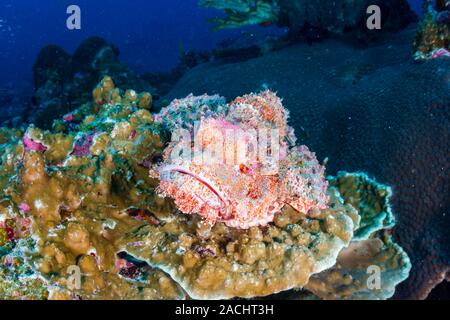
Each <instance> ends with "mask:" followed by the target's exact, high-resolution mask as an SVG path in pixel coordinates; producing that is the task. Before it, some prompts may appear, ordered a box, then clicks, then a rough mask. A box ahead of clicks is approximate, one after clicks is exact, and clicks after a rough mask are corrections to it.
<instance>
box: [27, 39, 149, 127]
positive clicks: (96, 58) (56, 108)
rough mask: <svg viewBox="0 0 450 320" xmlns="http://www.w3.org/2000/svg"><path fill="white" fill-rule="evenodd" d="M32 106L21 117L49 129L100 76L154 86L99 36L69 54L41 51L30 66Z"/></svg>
mask: <svg viewBox="0 0 450 320" xmlns="http://www.w3.org/2000/svg"><path fill="white" fill-rule="evenodd" d="M33 72H34V86H35V94H34V97H33V105H32V106H31V108H29V110H28V114H26V115H25V116H24V118H25V119H24V120H26V121H27V122H30V123H34V124H35V125H37V126H39V127H42V128H49V127H50V126H51V124H52V122H53V120H54V119H56V118H58V117H60V116H61V115H63V114H65V113H67V112H69V111H71V110H75V109H77V108H79V107H80V106H82V105H83V104H84V103H86V102H89V101H90V99H91V95H90V90H91V89H92V88H93V87H94V86H95V85H96V84H97V83H98V81H99V80H100V79H102V77H103V76H105V75H109V76H111V77H112V78H113V79H114V81H115V83H116V84H117V85H118V86H119V87H120V88H124V89H129V88H134V89H135V90H137V91H148V92H151V93H152V94H153V95H155V89H154V88H153V87H152V86H151V85H150V84H149V83H148V82H146V81H145V80H143V79H142V78H141V77H140V76H139V75H137V74H135V73H134V72H133V71H131V70H130V69H128V67H127V66H126V65H124V64H123V63H121V62H120V61H119V50H118V49H117V48H116V47H115V46H114V45H112V44H109V43H107V42H106V41H105V40H104V39H102V38H99V37H91V38H88V39H86V40H85V41H84V42H82V43H81V44H80V46H79V47H78V48H77V49H76V50H75V52H74V54H73V55H70V54H68V53H66V52H65V51H64V50H63V49H61V48H59V47H57V46H54V45H50V46H47V47H45V48H43V49H42V50H41V52H40V53H39V55H38V57H37V59H36V61H35V64H34V67H33Z"/></svg>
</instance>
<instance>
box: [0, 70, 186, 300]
mask: <svg viewBox="0 0 450 320" xmlns="http://www.w3.org/2000/svg"><path fill="white" fill-rule="evenodd" d="M99 88H101V93H102V96H103V97H104V98H105V101H102V103H101V104H98V101H97V100H95V99H94V101H93V102H92V103H90V104H89V106H85V107H84V108H82V109H78V110H75V111H73V119H80V121H76V122H71V123H66V122H64V123H63V124H60V125H57V126H56V127H57V128H59V129H61V131H60V132H56V133H54V132H49V131H43V130H41V129H38V128H36V127H33V126H31V127H29V128H28V130H27V131H26V133H25V134H24V135H23V138H22V139H21V140H19V139H12V141H9V142H10V146H9V147H8V148H6V147H5V153H2V157H3V158H4V159H5V160H6V161H2V166H1V169H2V176H1V182H2V186H3V185H4V186H5V187H4V188H3V189H2V190H3V193H2V194H1V202H0V203H1V205H0V226H1V227H0V256H3V259H2V261H1V263H0V277H1V280H2V284H1V285H0V295H1V296H2V297H4V298H11V299H19V298H24V299H33V298H50V299H78V298H82V299H99V298H100V299H102V298H103V299H117V298H128V299H147V298H152V299H161V298H182V297H184V293H183V292H182V290H181V289H180V288H179V287H178V286H177V284H176V283H174V282H173V281H172V280H171V279H170V278H168V277H167V275H165V274H164V273H163V272H161V271H159V270H156V269H155V270H149V269H148V268H145V267H144V266H142V267H139V268H138V269H139V270H137V271H136V272H138V271H139V272H141V271H142V272H141V273H140V277H139V278H134V277H133V278H130V277H129V276H128V275H130V274H131V273H130V272H128V273H127V272H125V271H124V270H122V269H120V268H119V269H117V270H116V261H120V260H121V259H123V258H119V257H116V251H117V249H116V247H115V240H116V239H117V238H119V237H121V235H123V234H124V233H125V232H126V231H127V230H128V229H129V228H134V227H138V226H139V225H142V224H144V223H145V222H143V221H142V220H140V219H136V217H135V216H132V215H130V214H128V212H129V210H128V209H129V208H130V207H131V206H133V207H140V208H145V210H148V211H152V212H154V214H155V215H161V216H164V214H165V212H167V211H168V210H170V208H171V206H170V204H169V203H167V202H164V201H159V199H158V197H157V196H156V194H155V193H154V192H152V189H153V188H155V187H156V185H157V182H156V181H155V180H154V179H151V178H149V177H148V174H147V168H145V167H143V166H142V165H141V163H142V162H143V161H145V159H147V157H148V156H149V155H153V154H159V153H161V152H162V148H163V141H162V139H161V137H160V135H159V133H160V132H161V131H163V129H162V128H160V126H159V125H157V124H155V123H154V122H153V119H152V116H151V114H150V113H149V111H148V110H146V105H145V104H144V105H143V104H142V103H140V102H139V99H134V98H132V99H130V97H127V96H126V95H125V94H123V93H122V92H121V91H120V90H118V89H116V88H115V85H114V83H113V82H112V80H111V78H109V77H105V78H104V79H103V81H102V82H101V84H100V85H99ZM113 93H114V94H117V96H114V95H113ZM137 96H138V95H137ZM112 97H114V99H115V100H114V101H113V100H112ZM144 99H145V101H148V97H145V98H144ZM63 132H65V133H63ZM5 142H7V141H5ZM4 181H5V183H4ZM3 221H5V228H3V225H2V223H3ZM25 221H28V222H29V223H28V224H27V225H24V224H23V222H25ZM13 222H14V224H12V223H13ZM27 226H28V227H29V228H30V229H29V230H28V231H27V229H26V228H25V227H27ZM3 230H5V232H3ZM3 234H5V238H4V239H3V237H2V235H3ZM3 240H4V241H3ZM21 243H24V245H25V244H27V246H28V247H27V248H25V247H24V246H22V245H20V244H21ZM17 259H19V260H20V261H19V260H17ZM16 260H17V261H19V262H18V263H19V265H20V264H22V265H23V267H22V269H23V270H22V269H20V270H19V269H17V268H16V269H12V268H11V266H10V261H16ZM70 266H76V267H78V268H80V271H81V273H82V275H83V279H82V280H83V281H82V285H81V287H80V288H72V287H70V286H69V283H68V282H67V278H68V277H69V276H70V273H69V271H68V268H69V267H70ZM21 286H22V287H21ZM25 286H26V287H25ZM111 288H115V289H114V290H111Z"/></svg>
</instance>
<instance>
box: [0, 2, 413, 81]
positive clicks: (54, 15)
mask: <svg viewBox="0 0 450 320" xmlns="http://www.w3.org/2000/svg"><path fill="white" fill-rule="evenodd" d="M409 2H410V3H411V6H412V8H413V9H414V10H415V11H416V12H418V13H420V12H421V0H409ZM71 4H77V5H79V6H80V7H81V9H82V29H81V30H76V31H69V30H68V29H67V28H66V19H67V15H66V8H67V7H68V6H69V5H71ZM217 15H220V14H219V13H218V12H217V11H216V10H211V9H205V8H200V7H199V6H198V0H150V1H148V0H130V1H122V0H104V1H90V0H77V1H68V0H61V1H53V0H44V1H38V2H37V1H35V0H2V1H1V2H0V70H1V74H0V86H1V85H7V84H9V85H11V84H12V83H14V85H20V83H21V82H29V81H30V80H31V77H32V75H31V68H32V65H33V63H34V59H35V58H36V56H37V54H38V53H39V50H40V49H41V48H42V47H43V46H45V45H48V44H56V45H59V46H61V47H62V48H64V49H65V50H67V51H68V52H73V50H75V48H76V47H77V46H78V45H79V43H80V42H81V41H82V40H84V39H85V38H87V37H89V36H91V35H97V36H101V37H104V38H105V39H107V40H108V41H110V42H112V43H114V44H115V45H117V46H118V47H119V48H120V50H121V59H122V61H124V62H125V63H126V64H127V65H129V66H130V67H131V68H133V69H135V70H137V71H140V72H145V71H161V70H164V71H167V70H169V69H170V68H173V67H174V66H175V65H176V63H177V62H178V59H179V48H180V46H183V47H184V48H185V49H186V50H211V49H212V48H214V46H215V45H216V44H217V43H218V42H220V41H222V40H225V39H229V38H233V37H236V36H239V34H241V33H242V32H243V30H242V29H239V30H223V31H220V32H214V31H212V25H211V24H210V23H209V22H208V21H207V19H208V18H211V17H214V16H217ZM244 31H245V32H252V33H253V32H259V33H265V32H273V30H270V31H268V30H267V28H258V27H256V28H255V27H253V28H245V29H244Z"/></svg>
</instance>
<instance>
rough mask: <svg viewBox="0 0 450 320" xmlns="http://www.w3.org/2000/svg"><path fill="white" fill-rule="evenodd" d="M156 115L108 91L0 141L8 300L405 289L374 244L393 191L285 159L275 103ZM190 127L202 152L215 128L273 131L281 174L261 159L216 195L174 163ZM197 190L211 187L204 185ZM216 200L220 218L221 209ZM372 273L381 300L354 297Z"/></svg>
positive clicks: (269, 99) (235, 173)
mask: <svg viewBox="0 0 450 320" xmlns="http://www.w3.org/2000/svg"><path fill="white" fill-rule="evenodd" d="M150 107H151V95H150V94H148V93H145V92H144V93H137V92H135V91H133V90H127V91H125V92H124V91H121V90H119V89H118V88H116V86H115V84H114V82H113V81H112V79H111V77H108V76H105V77H104V78H103V79H102V81H101V82H100V83H99V84H98V85H97V87H95V89H94V90H93V91H92V101H91V102H89V103H86V104H84V105H83V106H82V107H80V108H78V109H76V110H74V111H72V112H71V113H69V114H66V115H65V116H64V117H63V118H62V119H61V120H55V121H54V124H53V129H52V131H46V130H42V129H39V128H37V127H35V126H29V127H28V128H27V130H26V131H21V130H11V129H2V131H1V132H0V148H1V150H2V162H1V167H0V168H1V175H0V183H1V186H2V187H3V188H2V193H1V201H0V257H1V259H0V277H1V280H2V281H1V284H0V295H1V296H2V297H3V298H6V299H185V298H204V299H211V298H233V297H246V298H251V297H257V296H266V295H269V294H274V293H278V292H281V291H285V290H288V289H294V288H296V289H299V288H306V289H307V290H310V291H311V292H312V293H313V294H314V295H315V296H316V297H320V298H325V299H329V298H358V297H370V298H387V297H389V296H390V295H392V293H393V290H394V288H395V285H397V283H399V282H400V281H402V280H403V279H404V278H405V277H406V276H407V274H408V271H409V268H410V265H409V260H408V257H407V256H406V254H405V253H404V252H403V250H402V249H401V248H400V247H399V246H397V245H396V244H394V243H392V241H391V240H390V239H389V237H387V236H384V235H383V234H382V233H383V232H384V231H383V230H385V229H386V228H390V227H392V226H393V218H392V213H391V211H390V205H389V197H390V191H389V188H388V187H386V186H383V185H379V184H377V183H376V182H375V181H374V180H372V179H369V178H368V177H367V176H365V175H362V174H353V175H352V174H345V173H342V174H339V175H338V176H336V177H334V178H333V177H329V178H328V182H329V183H328V182H327V181H326V180H325V176H324V167H323V166H321V165H320V164H319V163H318V161H317V159H316V158H315V155H314V154H313V153H312V152H310V151H309V150H308V148H307V147H306V146H296V145H295V141H296V138H295V135H294V132H293V129H292V128H291V127H290V126H289V125H288V124H287V119H288V112H287V110H286V109H285V108H284V107H283V105H282V103H281V100H280V99H279V98H278V97H277V96H276V95H275V94H274V93H272V92H270V91H263V92H261V93H259V94H249V95H244V96H242V97H238V98H236V99H234V100H233V101H232V102H230V103H228V104H226V103H225V101H224V99H223V98H221V97H219V96H211V97H209V96H200V97H194V96H188V97H187V98H185V99H179V100H175V101H173V102H172V103H171V104H170V105H169V106H168V107H167V108H164V109H162V110H161V111H160V113H158V114H156V115H152V114H151V113H150V112H149V108H150ZM196 121H200V123H201V124H204V125H205V126H204V127H203V131H202V129H201V128H200V129H199V130H198V131H197V135H199V136H201V137H202V139H201V141H202V142H206V141H209V142H213V141H214V138H213V137H214V136H215V135H214V134H213V133H214V132H215V133H218V132H221V130H223V129H224V128H239V129H240V130H243V131H249V132H252V130H254V129H255V128H263V129H276V130H278V132H279V136H278V137H277V140H276V141H275V142H271V144H270V151H271V152H270V154H271V155H277V154H278V155H279V156H280V159H279V160H280V165H279V168H278V170H279V171H278V172H276V173H274V171H273V170H274V167H273V162H272V161H270V158H269V160H268V161H263V160H262V158H258V159H257V161H256V162H255V163H253V164H256V165H255V166H254V165H253V164H252V163H247V162H243V163H241V162H239V163H238V164H237V165H233V166H232V165H230V166H225V167H224V168H223V169H222V171H223V173H224V176H223V177H222V178H223V179H219V180H216V182H220V183H221V185H220V188H215V187H212V186H213V185H215V183H213V182H212V181H214V179H216V178H218V177H219V176H218V175H215V173H214V170H216V169H217V168H216V167H215V166H214V164H211V163H209V162H208V163H206V164H205V163H200V164H194V162H195V158H194V159H191V160H192V161H189V160H188V159H186V158H184V159H183V160H182V161H181V160H180V161H181V163H176V161H178V160H177V158H176V157H175V158H173V157H168V154H169V153H171V152H172V151H173V150H174V149H176V147H177V146H178V145H177V144H178V143H179V141H178V140H177V139H176V136H177V135H176V131H177V130H180V129H184V130H187V132H190V130H193V129H194V128H195V127H196V126H195V122H196ZM239 134H240V133H239ZM252 138H255V137H252ZM277 143H280V147H279V149H278V152H276V148H275V147H276V144H277ZM189 147H190V146H189ZM174 161H175V162H174ZM266 164H268V168H266V169H267V172H264V174H263V171H262V169H261V166H262V165H266ZM168 166H169V167H172V168H173V167H174V166H177V168H179V167H181V166H185V167H189V168H188V169H187V170H186V172H189V173H190V174H180V173H182V171H183V170H178V169H177V170H171V171H173V174H174V175H175V177H174V180H171V179H169V180H165V177H164V176H160V175H161V173H163V172H164V171H165V169H167V167H168ZM196 166H197V169H196ZM195 170H196V171H195ZM194 173H195V174H194ZM200 175H201V179H198V178H196V177H197V176H200ZM159 178H161V179H159ZM230 178H231V179H230ZM206 180H208V181H209V182H210V183H209V184H208V185H209V186H210V187H211V188H204V187H205V184H204V183H199V182H201V181H203V182H204V181H206ZM247 180H248V181H247ZM254 180H257V181H256V183H254V182H255V181H254ZM271 183H275V184H277V186H276V187H275V188H269V187H270V184H271ZM167 184H172V187H168V186H167ZM184 186H189V187H190V188H184ZM236 186H239V187H238V188H237V190H235V189H234V188H235V187H236ZM251 187H253V189H254V188H256V189H258V190H253V189H252V190H250V189H251ZM241 189H242V190H243V191H244V192H245V193H242V192H241V193H239V191H240V190H241ZM180 190H181V191H180ZM242 190H241V191H242ZM268 190H269V191H270V192H267V191H268ZM172 191H174V192H172ZM160 193H162V194H164V195H167V196H169V197H166V198H164V197H161V196H160ZM180 195H181V198H182V199H181V200H182V201H180V199H179V197H180ZM196 196H197V197H198V198H195V197H196ZM218 196H219V198H220V197H222V200H224V201H225V202H226V204H227V208H230V209H231V210H230V211H229V212H225V214H229V215H230V219H227V218H226V217H225V216H224V215H223V214H224V212H222V211H221V210H218V209H217V206H216V204H217V203H219V204H220V201H218ZM170 197H174V198H175V201H171V200H170ZM258 200H259V201H258ZM186 201H187V202H186ZM189 201H190V202H189ZM201 201H203V203H200V202H201ZM188 203H191V204H193V205H192V206H191V207H189V206H188ZM185 205H186V206H185ZM349 245H350V247H349V249H345V248H346V247H347V246H349ZM355 248H356V249H357V250H356V251H355V250H354V249H355ZM367 248H369V249H370V250H371V251H370V254H369V256H367V254H366V250H365V249H367ZM349 255H350V256H352V258H351V259H349V258H348V256H349ZM355 258H357V259H356V260H355ZM349 260H350V261H349ZM336 261H337V262H338V264H336ZM369 263H375V264H377V265H379V266H380V268H381V269H382V270H383V275H385V276H386V279H387V280H386V283H384V282H383V283H382V290H381V291H380V292H376V293H365V291H364V288H363V287H362V286H361V281H364V280H365V278H364V277H365V276H364V274H363V270H364V268H365V267H366V266H367V265H368V264H369ZM74 268H75V270H79V272H80V276H81V278H80V280H81V281H80V283H79V286H75V287H74V285H76V282H75V283H73V282H72V281H71V278H72V276H73V274H72V271H71V270H73V269H74ZM329 268H333V269H329ZM327 272H329V273H332V274H333V275H330V276H328V273H327ZM343 272H345V273H346V274H350V275H351V277H352V278H351V279H350V280H349V277H348V275H347V276H344V275H343V274H342V276H339V274H341V273H343ZM313 275H314V276H313ZM311 276H313V277H311ZM341 281H344V282H345V284H346V285H347V286H348V287H349V289H348V291H350V294H345V293H342V291H341V287H342V286H341V285H340V284H339V283H340V282H341ZM325 286H326V287H327V288H330V289H331V290H333V291H332V293H330V292H329V291H330V289H328V290H326V293H323V292H322V289H323V288H324V287H325Z"/></svg>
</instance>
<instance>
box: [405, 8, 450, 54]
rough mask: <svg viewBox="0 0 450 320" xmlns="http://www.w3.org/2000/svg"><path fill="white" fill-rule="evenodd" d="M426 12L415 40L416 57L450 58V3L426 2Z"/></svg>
mask: <svg viewBox="0 0 450 320" xmlns="http://www.w3.org/2000/svg"><path fill="white" fill-rule="evenodd" d="M424 10H425V14H424V17H423V19H422V21H421V23H420V25H419V28H418V31H417V34H416V38H415V39H414V57H415V58H416V59H430V58H431V59H434V58H439V57H442V56H447V57H450V1H445V0H427V1H424Z"/></svg>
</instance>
